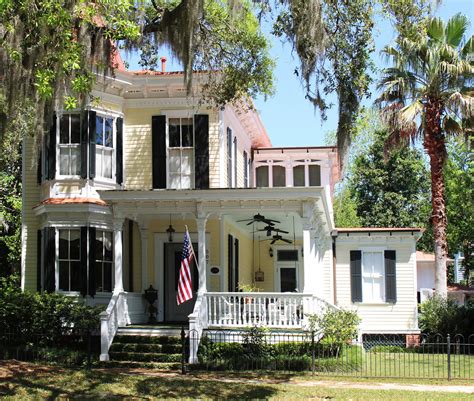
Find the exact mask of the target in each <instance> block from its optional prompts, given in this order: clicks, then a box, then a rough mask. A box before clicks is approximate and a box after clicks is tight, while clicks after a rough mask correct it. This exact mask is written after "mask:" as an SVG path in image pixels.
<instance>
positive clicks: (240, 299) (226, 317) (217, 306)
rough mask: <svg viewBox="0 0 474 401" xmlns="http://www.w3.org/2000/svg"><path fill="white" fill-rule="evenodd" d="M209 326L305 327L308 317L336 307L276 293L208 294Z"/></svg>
mask: <svg viewBox="0 0 474 401" xmlns="http://www.w3.org/2000/svg"><path fill="white" fill-rule="evenodd" d="M205 296H206V299H207V319H208V326H209V327H251V326H256V325H257V326H264V327H270V328H301V329H304V328H306V327H307V324H308V315H310V314H322V313H324V311H325V310H327V309H328V308H336V306H334V305H332V304H330V303H329V302H327V301H325V300H323V299H321V298H318V297H316V296H314V295H312V294H300V293H275V292H247V293H245V292H208V293H206V294H205Z"/></svg>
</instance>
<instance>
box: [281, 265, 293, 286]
mask: <svg viewBox="0 0 474 401" xmlns="http://www.w3.org/2000/svg"><path fill="white" fill-rule="evenodd" d="M280 279H281V283H280V289H281V292H293V291H295V290H296V269H294V268H292V267H289V268H288V267H283V268H280Z"/></svg>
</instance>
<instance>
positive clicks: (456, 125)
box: [443, 116, 464, 135]
mask: <svg viewBox="0 0 474 401" xmlns="http://www.w3.org/2000/svg"><path fill="white" fill-rule="evenodd" d="M443 131H444V132H445V133H446V134H448V135H460V134H462V133H463V132H464V130H463V127H462V125H461V124H460V122H459V121H457V120H456V119H455V118H453V117H451V116H446V117H445V118H444V120H443Z"/></svg>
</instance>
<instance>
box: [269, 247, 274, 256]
mask: <svg viewBox="0 0 474 401" xmlns="http://www.w3.org/2000/svg"><path fill="white" fill-rule="evenodd" d="M268 254H269V255H270V257H271V258H273V248H272V247H270V248H269V249H268Z"/></svg>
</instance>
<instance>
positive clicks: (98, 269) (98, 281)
mask: <svg viewBox="0 0 474 401" xmlns="http://www.w3.org/2000/svg"><path fill="white" fill-rule="evenodd" d="M102 288H103V286H102V262H96V263H95V290H96V291H97V292H102Z"/></svg>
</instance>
